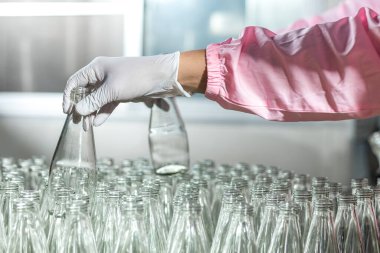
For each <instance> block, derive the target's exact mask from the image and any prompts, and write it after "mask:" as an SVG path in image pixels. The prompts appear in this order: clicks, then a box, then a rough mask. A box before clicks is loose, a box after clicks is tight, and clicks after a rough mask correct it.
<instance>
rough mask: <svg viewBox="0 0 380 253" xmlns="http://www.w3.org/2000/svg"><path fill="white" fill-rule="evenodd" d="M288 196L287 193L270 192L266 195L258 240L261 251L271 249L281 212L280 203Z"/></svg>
mask: <svg viewBox="0 0 380 253" xmlns="http://www.w3.org/2000/svg"><path fill="white" fill-rule="evenodd" d="M286 197H287V195H285V194H278V193H270V194H268V195H267V197H266V205H265V208H264V218H263V221H262V222H261V225H260V229H259V232H258V234H257V240H256V244H257V250H258V252H259V253H267V252H268V250H269V246H270V243H271V239H272V235H273V232H274V229H275V227H276V224H277V218H278V214H279V207H278V205H279V204H280V203H282V202H284V201H285V199H286Z"/></svg>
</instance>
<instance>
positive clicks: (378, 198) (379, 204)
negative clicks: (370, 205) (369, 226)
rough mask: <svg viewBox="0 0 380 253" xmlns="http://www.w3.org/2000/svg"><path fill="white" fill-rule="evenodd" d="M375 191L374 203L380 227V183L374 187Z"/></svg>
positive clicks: (379, 226)
mask: <svg viewBox="0 0 380 253" xmlns="http://www.w3.org/2000/svg"><path fill="white" fill-rule="evenodd" d="M373 192H374V194H375V196H374V205H375V214H376V220H377V227H378V228H379V229H380V185H377V186H375V187H374V189H373Z"/></svg>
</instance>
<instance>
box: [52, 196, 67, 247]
mask: <svg viewBox="0 0 380 253" xmlns="http://www.w3.org/2000/svg"><path fill="white" fill-rule="evenodd" d="M69 197H70V196H69V193H68V192H66V191H62V192H57V193H56V196H55V203H56V205H55V208H54V211H53V214H52V217H53V218H52V220H51V221H50V227H49V233H48V239H47V244H48V248H49V252H50V253H59V251H60V250H61V249H62V247H63V245H61V243H62V238H63V237H64V229H65V217H66V206H67V204H68V202H69Z"/></svg>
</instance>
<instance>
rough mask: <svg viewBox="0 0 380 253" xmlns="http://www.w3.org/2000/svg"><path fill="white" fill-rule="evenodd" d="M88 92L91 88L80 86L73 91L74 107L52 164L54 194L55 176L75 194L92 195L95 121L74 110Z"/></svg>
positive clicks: (93, 186) (50, 190) (94, 160)
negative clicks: (93, 124) (93, 126)
mask: <svg viewBox="0 0 380 253" xmlns="http://www.w3.org/2000/svg"><path fill="white" fill-rule="evenodd" d="M88 93H89V89H86V88H78V89H75V90H74V91H73V93H72V94H71V102H72V105H73V109H72V112H71V113H70V114H68V115H67V117H66V121H65V123H64V126H63V129H62V132H61V135H60V137H59V140H58V144H57V147H56V149H55V152H54V155H53V158H52V162H51V164H50V172H49V174H50V176H49V193H50V195H51V194H53V193H52V188H51V186H52V184H53V178H54V177H55V176H56V177H59V178H60V179H61V182H62V183H63V184H64V186H65V187H68V188H72V189H73V190H74V191H75V192H76V193H82V194H83V193H86V194H89V195H92V193H93V191H94V189H95V183H96V152H95V141H94V133H93V128H92V124H90V123H89V118H88V116H85V117H84V116H81V115H80V114H78V113H77V112H76V111H75V104H76V103H77V102H79V101H80V100H81V99H83V98H84V97H85V96H86V95H88ZM84 126H86V130H84V128H85V127H84ZM51 196H52V195H51Z"/></svg>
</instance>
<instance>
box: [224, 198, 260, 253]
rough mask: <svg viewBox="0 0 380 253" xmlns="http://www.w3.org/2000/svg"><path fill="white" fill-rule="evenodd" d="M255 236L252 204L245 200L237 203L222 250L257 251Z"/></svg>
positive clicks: (231, 251)
mask: <svg viewBox="0 0 380 253" xmlns="http://www.w3.org/2000/svg"><path fill="white" fill-rule="evenodd" d="M255 238H256V231H255V228H254V226H253V209H252V206H251V205H248V204H246V203H245V202H240V203H236V205H234V207H233V214H232V219H231V223H230V226H229V229H228V233H227V236H226V240H225V241H224V242H223V245H222V247H221V252H222V253H235V252H239V253H256V252H257V249H256V242H255Z"/></svg>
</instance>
